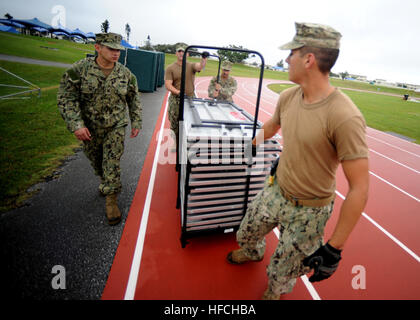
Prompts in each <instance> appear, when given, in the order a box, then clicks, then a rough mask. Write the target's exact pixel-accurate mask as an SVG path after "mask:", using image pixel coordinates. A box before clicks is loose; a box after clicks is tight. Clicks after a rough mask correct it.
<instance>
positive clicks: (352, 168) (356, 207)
mask: <svg viewBox="0 0 420 320" xmlns="http://www.w3.org/2000/svg"><path fill="white" fill-rule="evenodd" d="M341 165H342V167H343V171H344V174H345V176H346V178H347V182H348V184H349V191H348V193H347V196H346V199H345V200H344V202H343V205H342V206H341V211H340V216H339V219H338V222H337V224H336V226H335V229H334V232H333V235H332V236H331V238H330V240H329V241H328V243H329V244H330V245H331V246H333V247H334V248H336V249H339V250H342V249H343V247H344V244H345V242H346V240H347V238H348V237H349V236H350V233H351V232H352V231H353V229H354V227H355V226H356V223H357V221H358V220H359V218H360V216H361V214H362V212H363V209H364V208H365V205H366V202H367V199H368V192H369V160H368V159H367V158H361V159H355V160H346V161H343V162H342V163H341Z"/></svg>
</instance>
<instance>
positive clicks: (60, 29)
mask: <svg viewBox="0 0 420 320" xmlns="http://www.w3.org/2000/svg"><path fill="white" fill-rule="evenodd" d="M51 32H53V33H54V34H57V35H63V34H65V35H67V36H69V35H71V33H72V31H71V30H70V29H67V28H65V27H63V26H62V25H61V24H58V25H57V26H54V27H53V28H52V30H51Z"/></svg>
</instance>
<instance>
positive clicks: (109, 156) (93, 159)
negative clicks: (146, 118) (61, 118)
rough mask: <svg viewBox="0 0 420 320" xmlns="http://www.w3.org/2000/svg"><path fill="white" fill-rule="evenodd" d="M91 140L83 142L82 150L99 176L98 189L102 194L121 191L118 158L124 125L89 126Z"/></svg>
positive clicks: (121, 145) (121, 149)
mask: <svg viewBox="0 0 420 320" xmlns="http://www.w3.org/2000/svg"><path fill="white" fill-rule="evenodd" d="M89 131H90V133H91V135H92V140H91V141H84V142H83V151H84V153H85V155H86V157H87V158H88V159H89V160H90V163H91V165H92V167H93V169H94V170H95V174H96V175H97V176H99V177H100V178H101V184H100V185H99V191H100V192H101V193H102V194H103V195H110V194H114V193H119V192H120V191H121V178H120V177H121V168H120V160H121V157H122V155H123V153H124V140H125V127H120V128H106V129H101V128H95V129H91V128H89Z"/></svg>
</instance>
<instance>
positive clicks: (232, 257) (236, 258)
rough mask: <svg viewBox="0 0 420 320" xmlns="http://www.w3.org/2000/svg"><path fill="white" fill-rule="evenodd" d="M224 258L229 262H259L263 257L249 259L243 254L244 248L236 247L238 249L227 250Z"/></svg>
mask: <svg viewBox="0 0 420 320" xmlns="http://www.w3.org/2000/svg"><path fill="white" fill-rule="evenodd" d="M226 259H227V261H228V262H229V263H231V264H243V263H245V262H259V261H262V259H264V257H262V258H261V259H251V258H248V256H246V255H245V250H243V249H238V250H234V251H231V252H229V253H228V255H227V257H226Z"/></svg>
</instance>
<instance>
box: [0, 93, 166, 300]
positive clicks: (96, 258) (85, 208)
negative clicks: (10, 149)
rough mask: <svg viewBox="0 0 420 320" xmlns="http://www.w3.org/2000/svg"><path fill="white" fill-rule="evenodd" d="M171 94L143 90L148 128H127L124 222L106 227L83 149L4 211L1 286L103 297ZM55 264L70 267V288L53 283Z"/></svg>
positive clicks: (30, 293) (32, 293)
mask: <svg viewBox="0 0 420 320" xmlns="http://www.w3.org/2000/svg"><path fill="white" fill-rule="evenodd" d="M165 94H166V90H165V88H159V89H158V90H157V91H156V92H154V93H143V94H142V95H141V100H142V103H143V129H142V130H141V132H140V135H139V136H138V137H137V138H135V139H130V138H129V134H128V133H129V131H128V130H130V127H129V126H128V127H127V132H126V145H125V152H124V155H123V158H122V161H121V169H122V176H121V180H122V184H123V190H122V192H121V194H120V196H119V201H118V203H119V207H120V210H121V212H122V214H123V220H122V222H121V223H120V224H119V225H117V226H114V227H110V226H109V225H108V223H107V220H106V217H105V198H103V197H101V196H100V195H99V192H98V185H99V182H100V181H99V178H98V177H96V176H95V175H94V173H93V169H92V168H91V166H90V164H89V161H88V160H87V158H86V157H85V155H84V154H83V152H82V151H79V152H77V153H76V154H75V155H74V156H72V157H70V158H69V159H68V160H67V161H66V163H65V165H64V166H63V167H62V168H60V169H59V174H58V178H57V179H54V180H52V181H49V182H45V183H42V184H39V185H37V186H34V188H35V189H39V190H40V192H39V193H38V194H37V195H36V196H34V197H33V198H32V199H31V200H29V201H28V203H27V205H26V206H24V207H22V208H19V209H16V210H13V211H10V212H7V213H3V214H1V215H0V257H1V263H0V274H2V275H3V277H2V281H1V289H2V294H3V295H5V296H6V297H7V298H8V299H13V300H15V299H35V300H68V299H70V300H97V299H100V298H101V296H102V292H103V289H104V287H105V284H106V281H107V278H108V273H109V270H110V268H111V265H112V262H113V259H114V255H115V252H116V249H117V247H118V244H119V241H120V237H121V234H122V231H123V229H124V225H125V221H126V218H127V213H128V211H129V209H130V206H131V202H132V199H133V197H134V192H135V191H136V188H137V183H138V179H139V176H140V173H141V170H142V168H143V163H144V160H145V157H146V154H147V150H148V147H149V144H150V140H151V137H152V135H153V131H154V128H155V124H156V120H157V117H158V115H159V113H160V110H161V105H162V102H163V99H164V96H165ZM55 266H62V267H63V268H64V270H65V275H66V277H65V280H66V282H65V284H66V288H65V289H54V288H53V286H52V281H53V278H54V277H55V276H56V275H57V273H53V268H54V267H55ZM60 268H61V267H60ZM56 272H57V271H56Z"/></svg>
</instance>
